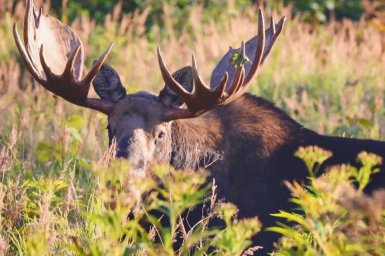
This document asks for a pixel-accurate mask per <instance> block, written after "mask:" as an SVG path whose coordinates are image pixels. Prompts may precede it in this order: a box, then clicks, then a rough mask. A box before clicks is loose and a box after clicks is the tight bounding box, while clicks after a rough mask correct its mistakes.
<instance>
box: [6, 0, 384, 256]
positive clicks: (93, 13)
mask: <svg viewBox="0 0 385 256" xmlns="http://www.w3.org/2000/svg"><path fill="white" fill-rule="evenodd" d="M35 5H36V6H42V7H43V9H44V11H45V13H48V11H49V12H50V13H52V14H53V15H54V16H56V17H58V18H59V19H60V20H62V21H63V22H64V23H66V24H69V25H70V26H71V27H72V28H73V29H74V30H75V31H76V32H77V34H78V35H79V36H80V38H81V39H82V41H83V43H84V46H85V55H86V61H85V62H86V63H85V64H86V69H87V67H88V68H89V67H90V66H91V64H92V61H93V60H94V59H95V58H97V56H98V54H99V53H101V52H102V51H103V50H104V49H105V48H106V47H107V46H108V44H109V43H110V42H111V41H115V46H114V48H113V51H112V54H111V56H110V57H109V60H108V61H109V62H110V63H111V64H112V65H113V66H115V67H116V69H117V70H118V72H119V74H120V75H121V77H122V81H123V83H124V84H125V86H126V88H127V90H128V91H129V92H133V91H137V90H153V91H159V90H160V89H161V88H162V87H163V82H162V79H161V76H160V72H159V70H158V67H157V61H156V55H155V48H156V45H157V44H160V45H161V47H162V49H163V52H164V55H165V58H166V60H167V62H168V63H170V65H171V68H172V69H173V70H176V69H178V68H180V67H182V66H184V65H187V64H189V60H190V56H191V53H195V55H196V56H197V59H198V65H199V66H200V69H201V70H202V72H203V75H204V76H205V78H206V79H207V78H208V77H209V76H210V72H211V70H212V69H213V68H214V66H215V64H216V61H217V60H218V59H220V57H221V56H222V54H223V53H225V52H226V51H227V48H228V47H229V46H230V45H231V46H234V47H237V46H238V45H239V43H240V42H241V41H242V40H247V39H249V38H250V37H252V36H253V35H254V34H255V33H256V31H257V15H256V13H257V7H258V6H261V7H263V9H264V10H265V16H266V17H269V16H270V15H272V16H274V17H275V18H277V19H278V18H279V17H280V16H282V15H286V16H287V17H288V22H287V24H286V26H285V28H284V30H283V32H282V36H281V37H280V38H279V40H278V42H277V44H276V46H275V48H274V49H273V52H272V54H271V56H270V58H269V61H268V62H267V63H266V64H265V66H264V67H263V69H262V72H261V73H260V74H259V76H258V77H257V79H255V82H254V83H255V84H254V86H252V88H251V90H250V92H251V93H253V94H255V95H258V96H261V97H264V98H266V99H268V100H271V101H272V102H274V103H275V104H276V105H278V106H279V107H281V108H283V109H284V110H285V111H286V112H287V113H288V114H289V115H290V116H292V117H293V118H294V119H296V120H297V121H299V122H300V123H302V124H303V125H305V126H306V127H309V128H311V129H314V130H316V131H318V132H321V133H327V134H333V135H339V136H347V137H356V138H372V139H381V140H385V103H384V95H385V72H384V69H385V4H384V2H383V1H369V0H362V1H361V0H327V1H322V0H309V1H301V0H296V1H289V0H285V1H279V0H272V1H250V0H232V1H223V0H214V1H205V0H190V1H187V0H167V1H153V0H147V1H137V0H135V1H108V0H105V1H101V0H95V1H68V0H62V1H60V0H52V1H37V0H36V1H35ZM24 8H25V2H24V1H6V0H3V1H1V0H0V39H1V40H0V222H1V225H0V255H1V254H4V255H14V254H20V255H24V254H25V255H34V254H37V255H42V254H47V255H48V254H52V255H57V254H64V255H67V254H75V255H78V254H79V255H106V254H108V255H110V254H111V255H112V254H116V255H121V254H123V253H125V254H126V255H129V254H132V253H136V254H140V253H141V252H143V253H147V254H150V255H152V254H158V255H159V254H169V255H172V254H178V253H179V254H183V253H185V252H186V251H188V250H189V249H190V248H193V247H194V248H198V250H196V254H200V255H201V254H203V255H204V254H206V252H207V248H208V247H213V248H215V250H216V251H215V252H219V253H222V254H228V255H236V254H242V253H244V254H247V253H249V254H250V253H251V252H252V251H253V250H257V248H251V249H249V250H246V249H247V248H248V246H250V244H249V242H248V240H249V239H250V237H252V235H254V234H255V233H257V232H258V230H259V229H260V225H259V223H258V222H257V220H252V221H250V222H248V224H249V223H254V225H250V224H249V225H248V226H247V227H246V226H245V223H244V222H242V220H236V218H234V214H235V210H234V208H233V206H231V205H226V204H224V205H223V204H219V203H217V202H216V200H215V196H214V195H215V193H213V194H212V195H211V198H209V200H208V204H210V206H212V207H210V209H211V211H210V213H208V216H206V218H203V220H207V219H209V218H210V216H213V215H220V216H222V217H223V218H224V219H225V221H226V224H227V226H228V228H227V229H226V230H225V231H218V230H215V229H213V230H211V229H208V228H207V226H205V224H206V221H202V223H201V224H202V225H201V226H199V227H197V228H196V229H195V231H194V232H192V233H191V234H184V238H185V241H186V242H185V247H184V248H183V249H182V250H181V251H177V252H175V251H174V250H173V248H172V239H173V238H174V237H175V236H176V235H178V234H179V235H180V233H182V234H183V228H182V226H181V225H179V224H178V223H180V221H179V214H180V212H182V211H183V210H185V209H187V208H189V207H191V206H192V205H195V204H197V203H199V202H201V199H199V198H196V197H195V195H203V194H210V193H211V192H210V191H215V189H214V188H215V186H213V187H212V188H213V190H210V188H209V187H205V188H204V189H202V190H199V189H198V187H199V186H200V184H203V183H204V178H205V177H206V176H205V175H202V173H198V175H197V174H195V173H188V174H186V175H191V176H187V177H186V176H183V175H182V174H177V173H176V172H174V171H173V170H171V169H170V168H169V167H157V169H156V168H155V169H156V170H158V171H156V170H155V171H154V173H157V175H158V177H159V179H160V180H161V181H162V182H163V183H164V184H169V183H167V182H169V181H170V179H171V180H172V181H173V183H175V184H178V182H179V183H182V182H185V181H186V180H188V181H191V183H189V185H188V186H187V187H188V188H191V191H194V192H195V191H197V192H196V193H192V194H187V195H186V193H187V192H188V190H187V191H186V190H183V189H182V188H178V187H177V186H176V187H173V189H175V191H179V192H180V193H182V194H184V195H186V197H182V198H187V199H186V200H185V201H183V202H180V201H179V200H180V198H175V199H173V201H167V200H166V201H156V200H153V201H151V200H149V201H148V202H138V200H139V199H138V197H136V196H135V195H137V194H138V193H133V192H132V191H133V187H134V188H135V191H139V194H141V193H146V194H148V193H150V194H151V193H153V197H156V195H158V194H159V193H160V194H162V193H165V191H160V190H159V189H157V187H156V186H155V185H154V184H155V183H152V181H153V180H151V179H149V182H148V184H147V183H146V184H142V185H143V186H142V187H140V186H139V188H138V184H136V183H135V182H129V184H128V181H135V178H133V177H131V176H130V177H129V175H128V174H126V172H122V170H127V172H128V170H129V167H128V166H126V163H121V162H114V161H112V159H111V154H110V152H109V151H108V150H107V149H108V138H107V131H106V129H105V128H106V125H107V120H106V118H105V116H103V115H101V114H99V113H95V112H92V111H90V110H85V109H81V108H79V107H76V106H72V105H70V104H69V103H67V102H65V101H64V100H62V99H60V98H57V97H55V96H53V95H52V94H50V93H48V92H46V91H45V90H44V89H42V87H41V86H39V85H38V84H37V83H36V82H35V81H33V79H32V77H31V76H30V75H29V74H28V72H27V71H26V69H25V67H24V65H23V64H22V62H21V59H20V56H19V54H18V52H17V49H16V47H15V44H14V41H13V36H12V25H13V23H14V22H16V23H18V25H19V28H20V26H21V20H22V17H23V15H24ZM149 74H151V75H150V76H149ZM92 93H93V94H94V92H92ZM310 151H311V152H310V153H309V154H310V155H311V154H313V153H314V150H313V151H312V150H310ZM312 152H313V153H312ZM316 152H318V151H317V150H316ZM320 154H321V157H320ZM305 155H306V154H305ZM315 155H316V157H315V158H316V159H318V160H320V161H321V160H322V159H323V157H322V153H317V154H315ZM302 157H303V158H305V160H306V156H302ZM364 158H365V157H364ZM365 159H366V158H365ZM370 159H371V158H370ZM371 161H377V160H373V159H372V160H370V161H366V165H365V166H367V169H369V170H371V167H372V166H373V165H372V164H371V163H372V162H371ZM311 166H312V165H311V164H309V167H310V168H312V167H311ZM340 168H342V169H338V170H339V171H340V173H341V172H342V173H345V174H346V175H340V176H338V175H334V176H333V175H331V176H330V177H331V178H330V179H327V178H325V179H323V180H321V181H319V183H316V181H317V180H315V183H314V184H313V183H311V185H314V186H315V187H313V190H312V191H321V192H322V191H324V192H325V191H326V192H328V193H326V192H325V193H323V192H322V193H321V192H320V193H314V197H312V198H307V197H305V196H303V195H301V193H300V192H301V189H300V187H298V186H299V185H298V186H297V185H292V186H290V184H288V186H289V187H290V188H291V189H292V191H293V194H294V195H295V196H298V198H300V201H299V208H301V207H303V209H314V211H316V209H317V207H313V208H311V207H310V206H311V205H313V204H312V203H314V202H316V203H317V202H318V203H320V202H323V205H322V206H319V205H318V206H319V208H322V209H325V211H328V212H327V213H328V214H331V213H334V215H330V216H333V218H334V220H335V223H334V225H332V226H328V225H329V222H328V221H325V216H326V217H327V218H326V219H327V220H330V218H329V217H330V216H329V215H328V214H326V215H325V213H320V212H311V211H310V212H306V214H302V215H300V216H301V217H302V218H303V219H304V221H303V220H301V218H298V216H294V217H293V216H291V215H290V214H286V215H285V214H282V215H280V216H278V217H284V218H289V219H290V220H293V221H294V222H296V223H297V224H298V225H299V228H297V229H295V230H293V229H291V228H289V227H284V226H279V225H278V227H277V228H276V229H273V230H274V231H276V232H280V233H283V234H284V235H285V238H284V239H283V240H282V241H281V242H280V244H278V245H277V252H278V253H282V254H294V253H299V254H302V253H304V252H307V253H312V254H314V253H319V254H324V255H332V254H331V252H340V253H341V255H347V254H346V253H351V254H354V253H356V254H357V253H359V254H363V253H365V252H366V253H368V254H378V255H381V254H383V253H384V252H383V251H380V249H381V248H385V246H382V245H384V243H385V238H384V235H383V234H384V232H383V229H382V230H381V228H383V227H384V226H385V224H384V218H383V215H382V214H383V209H384V208H385V203H383V201H381V200H383V199H381V198H384V197H383V196H381V195H382V194H379V195H377V197H376V196H374V197H373V198H367V197H365V196H364V195H362V193H361V192H360V191H359V190H355V189H354V188H353V187H349V186H348V185H347V184H350V182H352V180H356V178H354V179H353V178H352V177H357V176H359V175H358V174H357V173H359V170H355V171H352V170H350V169H349V171H347V170H345V169H346V168H347V167H346V166H345V167H340ZM344 168H345V169H344ZM341 170H342V171H341ZM344 170H345V171H344ZM165 172H166V173H169V174H171V175H164V173H165ZM128 173H129V172H128ZM128 177H129V178H128ZM199 177H203V180H202V178H199ZM138 183H140V182H138ZM111 184H112V185H111ZM132 184H134V185H132ZM319 184H333V189H335V190H333V191H334V192H333V193H332V192H330V191H331V190H330V189H331V188H330V187H328V186H326V185H324V186H321V185H319ZM189 186H190V187H189ZM317 186H318V187H317ZM363 186H364V185H363ZM181 187H183V186H181ZM341 187H344V188H345V191H355V192H354V193H353V192H352V193H350V194H351V195H353V196H351V197H349V198H348V199H349V200H350V201H349V200H348V199H347V201H344V202H341V201H338V200H337V199H338V196H336V195H340V194H339V193H342V192H341V190H338V188H341ZM310 188H312V187H311V186H310ZM317 189H318V190H317ZM322 189H324V190H322ZM325 189H326V190H325ZM327 189H329V190H327ZM198 190H199V191H200V192H198ZM149 191H151V192H149ZM379 193H380V192H379ZM133 194H135V195H133ZM333 195H334V197H333ZM318 196H319V197H318ZM166 198H167V197H166ZM313 199H314V202H313V201H312V200H313ZM321 199H322V200H325V201H322V200H321ZM301 200H302V201H301ZM357 200H358V201H360V202H363V203H362V204H361V205H366V206H367V207H361V208H357V207H356V208H354V207H355V206H354V204H352V203H351V202H355V201H357ZM178 202H180V204H178ZM301 202H302V204H301ZM138 203H139V205H140V207H139V209H136V208H135V207H137V205H138ZM140 203H142V204H140ZM306 203H308V204H306ZM309 205H310V206H309ZM336 205H338V206H341V208H338V207H337V208H336V207H335V206H336ZM370 205H375V206H376V207H377V208H375V209H374V208H373V207H369V206H370ZM352 207H353V208H354V209H352ZM149 209H166V210H164V212H165V215H166V217H167V218H169V219H170V222H171V223H173V224H174V225H172V226H171V228H167V227H162V226H161V225H160V223H159V222H157V220H156V219H154V218H153V217H152V216H150V215H149V214H148V213H147V210H149ZM344 209H345V211H344ZM373 209H374V210H373ZM133 211H134V212H135V214H136V216H139V217H137V218H135V219H132V220H127V218H126V216H127V215H128V213H130V212H133ZM346 212H350V213H357V214H351V215H347V214H346ZM372 212H376V214H377V212H379V213H378V214H379V215H378V216H380V217H378V216H377V215H376V214H375V216H374V217H373V214H372V215H370V214H371V213H372ZM312 213H313V214H312ZM358 213H359V214H358ZM369 215H370V216H369ZM336 216H337V217H336ZM368 216H369V217H368ZM278 217H277V220H278ZM143 219H146V220H147V221H149V222H151V223H152V224H153V227H154V228H153V229H152V230H151V232H152V233H151V232H150V235H148V230H141V229H140V228H139V225H138V223H139V220H143ZM308 223H312V225H311V227H313V228H309V226H308ZM341 223H342V224H341ZM352 223H359V224H360V225H356V226H354V225H352ZM345 224H346V225H345ZM381 225H382V226H381ZM301 227H302V228H301ZM375 227H378V230H375ZM349 230H350V231H352V232H348V231H349ZM203 231H204V232H203ZM353 231H354V232H353ZM130 232H131V233H130ZM352 233H354V234H355V235H353V234H352ZM235 234H245V235H244V236H242V237H237V236H236V235H235ZM357 234H358V235H357ZM123 237H124V238H123ZM156 237H157V238H158V239H156ZM159 238H161V239H159ZM154 239H155V241H154ZM301 239H302V240H301ZM303 239H304V240H303ZM159 240H160V242H159ZM156 241H158V242H156ZM353 244H356V245H357V244H358V246H352V245H353ZM236 245H240V246H236ZM293 248H295V249H293ZM296 250H297V251H296ZM298 250H302V251H300V252H298ZM360 250H361V251H360ZM333 255H334V254H333Z"/></svg>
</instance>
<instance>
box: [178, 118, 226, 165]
mask: <svg viewBox="0 0 385 256" xmlns="http://www.w3.org/2000/svg"><path fill="white" fill-rule="evenodd" d="M171 130H172V131H171V132H172V156H171V157H172V159H171V164H172V165H174V166H175V167H176V168H182V169H184V168H193V169H197V168H198V167H202V165H203V166H204V165H205V164H204V161H205V159H206V160H208V159H212V161H214V160H216V159H218V158H221V155H222V152H221V151H220V149H219V148H218V147H219V145H220V142H221V141H222V140H223V126H222V123H221V122H220V120H219V119H218V118H217V117H216V115H213V113H212V112H210V113H207V114H205V115H203V116H200V117H197V118H191V119H181V120H177V121H174V122H173V123H172V126H171ZM208 161H210V160H208ZM212 161H211V162H212Z"/></svg>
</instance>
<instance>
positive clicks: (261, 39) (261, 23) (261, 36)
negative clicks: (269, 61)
mask: <svg viewBox="0 0 385 256" xmlns="http://www.w3.org/2000/svg"><path fill="white" fill-rule="evenodd" d="M264 49H265V19H264V17H263V12H262V10H261V9H259V10H258V46H257V49H256V51H255V57H254V61H253V64H252V65H251V69H250V71H249V73H248V74H247V76H246V78H245V82H244V85H243V86H246V85H247V84H248V83H249V82H250V81H251V79H252V78H253V77H254V75H255V74H256V73H257V71H258V67H259V66H260V64H261V61H262V55H263V50H264Z"/></svg>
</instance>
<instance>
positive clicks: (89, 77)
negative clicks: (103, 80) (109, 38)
mask: <svg viewBox="0 0 385 256" xmlns="http://www.w3.org/2000/svg"><path fill="white" fill-rule="evenodd" d="M113 46H114V42H112V43H111V44H110V45H109V46H108V48H107V49H106V50H105V51H104V52H103V53H102V54H101V55H100V57H99V58H98V60H97V61H96V62H95V64H94V65H93V67H92V68H91V70H90V72H88V74H87V76H86V77H85V78H84V81H83V83H84V84H86V85H87V86H88V88H89V86H90V85H91V83H92V81H93V80H94V79H95V76H96V74H97V73H98V72H99V70H100V68H101V67H102V66H103V64H104V62H105V61H106V58H107V56H108V54H110V52H111V50H112V47H113Z"/></svg>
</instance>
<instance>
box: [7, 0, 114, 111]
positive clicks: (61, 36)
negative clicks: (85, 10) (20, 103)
mask: <svg viewBox="0 0 385 256" xmlns="http://www.w3.org/2000/svg"><path fill="white" fill-rule="evenodd" d="M23 33H24V43H23V42H22V40H21V38H20V36H19V33H18V31H17V26H16V24H14V26H13V35H14V38H15V42H16V45H17V48H18V50H19V52H20V54H21V57H22V59H23V62H24V63H25V65H26V67H27V69H28V71H29V72H30V73H31V74H32V75H33V77H34V78H35V79H36V80H37V81H38V82H39V83H40V84H41V85H42V86H43V87H44V88H46V89H47V90H48V91H50V92H52V93H54V94H56V95H58V96H60V97H62V98H64V99H65V100H67V101H69V102H71V103H74V104H76V105H79V106H83V107H87V108H91V109H95V110H98V111H101V112H103V113H106V114H108V113H109V112H110V111H111V109H112V107H113V103H111V102H106V101H103V100H100V99H90V98H88V92H89V88H90V86H91V83H92V81H93V79H94V78H95V76H96V74H97V72H98V71H99V70H100V67H101V66H102V64H103V63H104V61H105V59H106V57H107V55H108V54H109V52H110V51H111V48H112V44H111V45H110V46H109V47H108V48H107V50H106V51H105V52H104V53H103V54H102V55H101V56H100V57H99V59H98V61H97V62H96V64H95V65H94V66H93V67H92V69H91V71H90V72H89V73H88V74H87V76H86V77H85V79H84V80H81V72H82V69H83V45H82V43H81V41H80V39H79V37H78V36H77V35H76V34H75V32H73V31H72V29H71V28H69V27H67V26H65V25H63V24H62V23H61V22H60V21H59V20H57V19H55V18H53V17H52V16H49V15H42V10H41V9H40V11H39V13H38V14H37V13H36V10H35V7H34V5H33V0H27V6H26V11H25V16H24V29H23ZM47 48H48V49H49V50H48V51H47V50H46V49H47ZM46 54H47V55H48V56H50V54H51V55H52V54H55V57H53V56H52V57H51V56H50V57H51V58H47V55H46Z"/></svg>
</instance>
